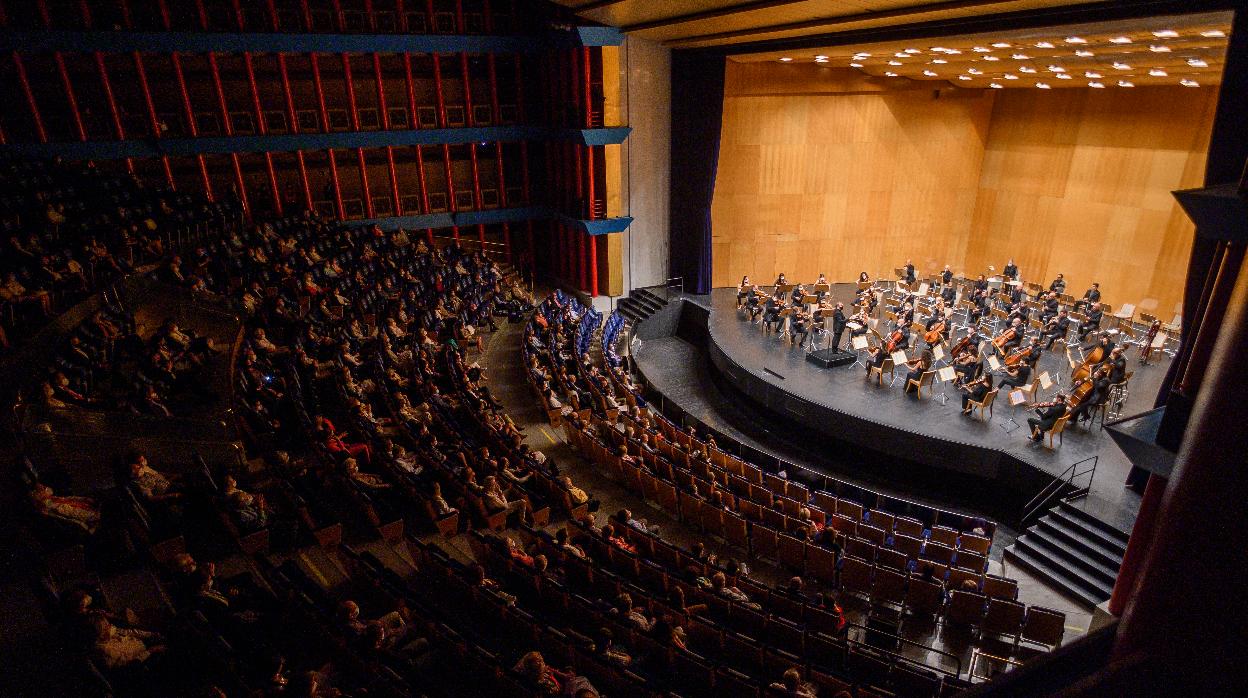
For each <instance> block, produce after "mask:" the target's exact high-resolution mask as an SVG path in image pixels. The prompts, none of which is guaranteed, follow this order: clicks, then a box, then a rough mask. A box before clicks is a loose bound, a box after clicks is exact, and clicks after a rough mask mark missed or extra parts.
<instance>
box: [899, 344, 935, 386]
mask: <svg viewBox="0 0 1248 698" xmlns="http://www.w3.org/2000/svg"><path fill="white" fill-rule="evenodd" d="M906 366H907V367H909V369H910V371H909V372H907V373H906V382H905V383H904V385H905V386H906V391H905V392H907V393H909V392H910V391H911V384H910V381H914V382H915V383H918V382H919V379H920V378H922V377H923V374H924V373H926V372H927V371H928V370H929V369H930V368H931V367H932V352H930V351H928V350H926V349H924V350H923V354H922V355H921V356H919V357H917V358H914V359H911V360H909V361H907V362H906ZM915 390H916V392H917V389H915Z"/></svg>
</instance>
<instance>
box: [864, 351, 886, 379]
mask: <svg viewBox="0 0 1248 698" xmlns="http://www.w3.org/2000/svg"><path fill="white" fill-rule="evenodd" d="M887 358H888V352H887V351H885V350H884V347H883V346H878V347H871V349H870V350H868V352H867V375H868V376H869V375H871V369H872V368H879V367H881V366H883V365H884V359H887Z"/></svg>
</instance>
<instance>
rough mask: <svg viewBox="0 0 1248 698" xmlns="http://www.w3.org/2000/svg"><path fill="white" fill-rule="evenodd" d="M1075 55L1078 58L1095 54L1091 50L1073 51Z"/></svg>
mask: <svg viewBox="0 0 1248 698" xmlns="http://www.w3.org/2000/svg"><path fill="white" fill-rule="evenodd" d="M1075 55H1076V56H1078V57H1080V58H1091V57H1093V56H1095V55H1096V54H1095V53H1092V52H1091V51H1075Z"/></svg>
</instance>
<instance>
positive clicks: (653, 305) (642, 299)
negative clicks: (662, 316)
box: [629, 293, 664, 310]
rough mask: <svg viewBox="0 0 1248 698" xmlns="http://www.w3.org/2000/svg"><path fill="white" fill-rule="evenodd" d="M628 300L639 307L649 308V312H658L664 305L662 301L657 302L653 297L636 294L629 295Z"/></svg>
mask: <svg viewBox="0 0 1248 698" xmlns="http://www.w3.org/2000/svg"><path fill="white" fill-rule="evenodd" d="M629 298H631V299H633V300H634V301H635V302H637V303H638V304H640V305H644V306H645V307H647V308H650V309H651V310H658V309H660V308H662V307H663V305H664V304H663V302H662V301H659V300H658V299H656V298H655V297H654V296H651V295H649V294H640V293H636V294H632V295H630V296H629Z"/></svg>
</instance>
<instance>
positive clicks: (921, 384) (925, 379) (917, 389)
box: [881, 371, 936, 400]
mask: <svg viewBox="0 0 1248 698" xmlns="http://www.w3.org/2000/svg"><path fill="white" fill-rule="evenodd" d="M935 377H936V372H935V371H924V372H923V375H921V376H919V379H918V380H917V381H916V380H915V379H913V378H911V379H910V380H908V381H906V390H909V389H910V386H912V385H913V386H914V394H915V397H917V398H918V399H920V400H922V399H923V389H924V388H931V387H932V380H933V379H934V378H935ZM881 380H883V378H882V377H881Z"/></svg>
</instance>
